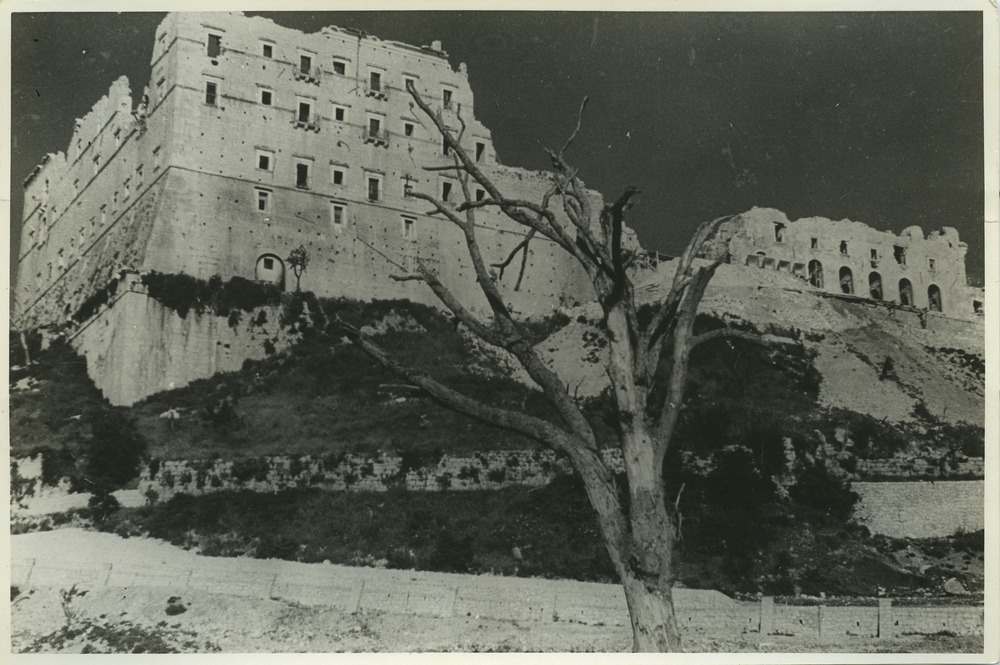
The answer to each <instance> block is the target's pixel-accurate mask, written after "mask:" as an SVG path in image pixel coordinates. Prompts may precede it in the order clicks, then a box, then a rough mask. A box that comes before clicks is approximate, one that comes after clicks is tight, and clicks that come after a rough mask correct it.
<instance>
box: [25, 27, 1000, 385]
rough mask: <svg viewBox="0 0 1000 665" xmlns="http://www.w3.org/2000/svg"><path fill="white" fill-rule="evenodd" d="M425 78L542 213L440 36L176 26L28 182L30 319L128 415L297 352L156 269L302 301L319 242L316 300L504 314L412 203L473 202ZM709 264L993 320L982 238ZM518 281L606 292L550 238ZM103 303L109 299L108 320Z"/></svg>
mask: <svg viewBox="0 0 1000 665" xmlns="http://www.w3.org/2000/svg"><path fill="white" fill-rule="evenodd" d="M407 84H412V85H413V87H414V88H415V89H416V90H417V91H418V92H419V93H420V95H421V96H422V97H423V99H424V100H426V101H427V102H428V103H429V104H430V106H431V107H432V108H434V109H436V110H438V111H439V112H440V113H441V114H442V117H443V118H444V119H445V122H446V123H447V124H448V125H449V126H450V127H452V128H454V129H455V130H456V131H457V130H458V129H459V128H460V127H462V126H463V124H464V126H465V131H464V133H463V135H462V136H463V138H462V140H463V144H464V146H465V147H466V149H467V150H468V152H469V154H470V155H473V156H474V158H475V159H476V160H477V162H478V163H479V166H480V168H481V169H483V171H484V172H486V173H487V174H488V175H489V176H490V177H491V178H492V179H493V180H494V182H495V183H496V184H497V186H498V187H499V188H500V189H501V190H502V191H505V192H506V193H507V195H508V196H511V197H513V198H520V199H527V200H535V201H538V200H541V199H542V197H543V196H544V194H545V192H546V191H547V190H548V188H549V186H550V181H549V178H548V177H547V175H546V174H544V173H537V172H532V171H527V170H524V169H518V168H513V167H507V166H504V165H502V164H500V163H499V161H498V159H497V156H496V153H495V150H494V148H493V143H492V140H491V135H490V132H489V130H488V129H487V128H486V127H484V126H483V125H482V124H481V123H480V122H478V121H477V120H476V119H475V113H474V100H473V94H472V91H471V89H470V87H469V83H468V78H467V75H466V71H465V67H464V65H460V66H459V68H458V70H457V71H456V70H454V69H452V67H451V66H450V64H449V62H448V57H447V54H446V53H445V52H444V51H443V50H442V48H441V45H440V43H437V42H435V43H433V44H431V45H429V46H421V47H417V46H411V45H407V44H400V43H396V42H389V41H382V40H379V39H377V38H374V37H371V36H368V35H364V34H360V33H357V32H352V31H349V30H344V29H341V28H335V27H330V28H325V29H323V30H321V31H320V32H318V33H314V34H304V33H301V32H299V31H296V30H292V29H288V28H283V27H281V26H279V25H276V24H275V23H273V22H272V21H269V20H267V19H263V18H250V17H245V16H243V15H242V14H219V13H212V14H194V13H174V14H170V15H168V17H167V18H166V19H165V20H164V21H163V22H162V24H161V25H160V26H159V28H158V29H157V32H156V41H155V44H154V45H153V54H152V78H151V81H150V83H149V85H148V86H147V87H146V88H145V89H144V91H143V93H142V94H141V95H136V96H135V97H133V95H132V92H131V90H130V88H129V83H128V81H127V80H125V79H124V78H122V79H119V80H118V81H116V82H115V83H113V84H112V86H111V88H110V90H109V92H108V94H107V95H106V96H105V97H103V98H102V99H101V100H99V101H98V102H97V103H96V104H95V105H94V107H93V109H92V110H91V112H90V113H89V114H87V116H85V117H84V118H82V119H80V120H79V121H78V122H77V126H76V128H75V131H74V134H73V137H72V139H71V142H70V145H69V147H68V149H67V151H66V153H65V154H63V153H58V154H53V155H48V156H47V157H46V158H45V160H44V161H43V162H42V164H41V165H40V166H39V167H37V168H36V169H35V170H34V172H33V173H32V174H31V175H30V176H29V177H28V178H27V180H26V181H25V210H24V218H23V225H22V244H21V255H20V256H19V257H18V283H17V291H16V301H15V308H16V309H15V312H14V314H15V318H14V321H15V322H16V323H17V325H18V326H19V327H21V328H31V327H58V326H61V325H63V324H65V323H66V322H68V321H71V320H73V319H75V323H74V324H73V325H72V326H70V327H69V328H68V329H67V331H66V335H67V336H68V337H69V339H70V341H71V342H72V343H73V345H74V346H75V347H76V348H77V349H78V350H79V351H80V352H81V353H82V354H83V355H85V356H86V357H87V360H88V370H89V372H90V374H91V376H92V378H93V379H94V381H95V383H96V384H97V385H98V387H99V388H100V389H101V390H102V391H103V392H104V394H105V395H106V396H107V397H108V399H109V400H110V401H111V402H112V403H114V404H131V403H134V402H135V401H137V400H139V399H142V398H143V397H145V396H147V395H150V394H152V393H155V392H158V391H161V390H165V389H168V388H172V387H179V386H182V385H185V384H187V383H189V382H190V381H192V380H194V379H197V378H202V377H206V376H210V375H212V374H214V373H216V372H220V371H230V370H235V369H238V368H239V367H240V366H241V365H242V363H243V361H244V360H245V359H247V358H259V357H263V355H264V354H265V350H266V349H267V348H269V346H268V345H270V348H272V349H273V347H274V346H275V345H277V346H280V345H281V344H283V343H288V342H290V341H291V340H290V338H289V337H288V336H287V335H286V332H287V331H282V330H280V329H279V327H278V326H277V322H276V321H275V320H274V319H271V320H270V321H269V322H267V323H265V322H264V318H263V317H259V318H257V319H256V321H257V323H256V324H255V325H252V326H251V325H243V326H242V327H241V326H233V325H227V321H226V320H225V319H219V318H217V317H213V316H208V315H206V316H188V317H186V318H182V317H179V316H178V315H177V314H176V313H175V312H173V311H171V310H168V309H167V308H165V307H163V306H162V305H161V304H160V303H159V302H157V301H155V300H154V299H152V298H150V297H149V296H148V295H147V293H146V290H145V288H144V287H143V285H142V283H141V280H140V279H139V276H140V275H143V274H148V273H151V272H154V271H155V272H158V273H163V274H168V275H177V274H186V275H189V276H192V277H195V278H199V279H202V280H208V279H210V278H211V277H213V276H215V275H219V276H221V277H222V278H223V279H224V280H228V279H230V278H233V277H242V278H246V279H250V280H257V281H262V282H270V283H273V284H276V285H278V286H279V287H281V288H285V287H287V286H292V287H294V278H293V277H290V275H289V274H288V273H289V272H290V267H289V266H286V259H287V257H288V256H289V254H290V253H291V252H292V250H294V249H295V248H298V247H300V246H302V247H304V248H305V249H306V251H307V252H308V254H309V257H310V263H309V268H308V271H307V272H306V273H305V274H304V275H303V276H302V280H301V288H302V289H303V290H308V291H312V292H314V293H315V294H316V295H317V296H320V297H344V298H352V299H358V300H371V299H397V298H398V299H408V300H411V301H415V302H422V303H426V304H431V305H437V300H436V298H435V297H434V295H433V294H432V293H431V291H430V290H429V289H427V288H426V286H425V285H424V284H421V283H419V282H414V281H397V280H393V279H392V276H394V275H398V274H402V273H407V272H412V271H413V270H414V269H415V267H416V265H417V263H418V262H422V263H423V264H424V265H426V266H427V267H429V268H431V269H432V270H434V271H435V272H436V273H437V274H438V275H439V276H440V278H441V281H442V282H443V283H444V284H445V285H446V286H447V287H448V288H449V289H450V290H451V291H452V292H453V293H454V294H455V295H456V296H457V297H458V298H459V299H461V300H462V301H463V302H465V303H466V304H467V306H468V307H470V308H471V309H473V310H479V311H488V307H487V306H486V303H485V301H484V300H483V296H482V294H481V292H480V290H479V289H478V287H477V286H476V283H475V274H474V271H473V270H472V268H471V266H470V265H469V261H468V256H467V252H466V248H465V241H464V237H463V235H462V233H461V231H460V230H459V229H457V228H455V227H454V226H453V225H452V224H451V223H450V222H448V221H447V220H444V219H441V218H440V217H439V216H432V215H428V214H427V213H428V208H429V207H430V206H429V205H428V204H427V203H426V202H423V201H420V200H418V199H415V198H412V197H407V196H406V193H407V191H409V190H414V191H420V192H423V193H427V194H434V195H436V196H438V197H439V198H440V199H443V200H445V201H453V202H455V203H456V204H457V203H458V202H460V201H461V198H462V192H461V188H460V186H459V184H458V181H457V180H456V179H455V178H454V177H453V175H451V174H450V172H448V171H434V170H427V169H426V168H425V167H441V166H447V165H450V164H451V163H452V157H451V156H449V155H448V154H447V151H446V149H445V146H444V144H443V141H442V139H441V136H440V135H439V134H438V132H437V130H436V128H435V127H434V126H433V124H432V123H431V122H429V120H428V119H427V118H426V117H423V116H422V114H421V112H420V111H419V109H416V108H415V105H414V104H413V100H412V98H411V97H410V95H409V93H408V92H407V90H406V86H407ZM471 194H472V196H474V197H476V198H479V197H484V196H485V192H482V191H480V190H478V189H474V191H473V192H471ZM593 196H594V200H595V205H597V204H599V203H600V195H599V194H597V193H596V192H595V193H593ZM477 221H478V223H479V226H480V230H479V234H478V235H479V242H480V245H481V248H482V251H483V254H484V257H485V258H486V259H487V260H488V261H489V262H491V263H499V262H501V261H503V260H504V259H505V258H506V257H507V256H508V255H509V254H510V252H511V250H512V249H513V248H515V247H516V246H517V245H518V244H519V243H520V242H521V241H522V240H523V239H524V231H523V229H522V227H519V226H517V225H515V224H514V223H513V222H511V221H510V220H508V219H507V218H506V217H504V216H503V215H502V214H500V213H498V212H497V211H495V210H492V209H490V208H484V209H482V210H481V211H480V212H479V214H478V216H477ZM566 226H567V228H569V227H571V225H570V224H568V223H567V224H566ZM630 238H634V236H630ZM712 251H713V252H715V253H716V257H717V258H723V260H725V261H726V262H728V263H732V264H734V265H732V266H727V268H731V269H737V268H738V267H739V268H738V269H739V270H742V271H743V272H744V273H745V275H743V276H742V277H740V278H739V280H737V281H740V282H742V283H748V282H757V283H762V284H772V283H773V279H771V277H767V273H768V272H769V271H773V272H774V273H787V274H788V275H790V276H794V277H797V278H798V279H797V280H796V282H797V283H798V284H799V285H800V286H801V288H803V289H806V290H814V291H815V290H821V291H826V292H833V293H838V294H842V295H843V296H844V297H860V298H866V299H873V301H874V302H877V301H881V302H883V303H890V302H895V303H897V304H900V305H901V306H902V307H906V308H913V309H919V310H921V311H923V310H932V311H933V314H934V315H936V316H946V317H954V318H960V319H975V318H976V317H975V314H974V311H975V307H976V303H974V302H973V301H974V300H976V302H977V303H978V302H981V300H982V299H981V296H978V300H977V295H976V293H975V292H974V291H973V290H971V289H969V288H968V287H967V286H966V284H965V271H964V262H963V260H964V252H965V245H964V244H962V243H960V242H959V241H958V237H957V234H956V233H955V232H954V231H953V230H948V229H946V230H945V231H944V232H942V233H940V234H932V235H930V236H928V237H926V238H925V237H924V236H923V234H922V233H921V232H920V231H919V229H909V230H907V232H904V234H903V235H902V236H899V237H897V236H895V235H893V234H890V233H881V232H877V231H874V230H872V229H870V228H868V227H866V226H864V225H862V224H856V223H852V222H830V221H828V220H800V221H798V222H789V221H788V220H787V219H785V218H784V216H783V215H781V213H778V212H777V211H766V210H759V209H755V210H753V211H751V212H749V213H746V214H744V215H742V216H741V217H740V219H739V220H738V223H734V224H732V225H730V226H728V227H727V228H726V229H724V232H723V235H722V236H720V239H719V241H718V242H717V244H716V246H715V247H713V248H712ZM646 265H647V266H648V272H647V274H646V275H643V276H641V279H640V280H638V281H640V282H647V283H648V282H650V281H652V282H656V281H657V280H663V279H668V276H667V273H668V271H669V267H668V266H669V263H667V264H662V263H661V264H660V265H659V266H658V267H657V266H656V262H655V261H651V262H647V263H646ZM740 266H751V269H748V268H745V267H740ZM517 272H518V271H516V270H509V271H507V274H505V275H504V277H503V279H501V280H500V288H501V290H502V292H503V293H504V295H505V297H506V298H507V299H508V302H509V304H510V306H511V309H512V310H513V311H514V312H516V313H517V314H519V315H520V316H523V317H532V316H545V315H548V314H551V313H552V312H553V311H555V310H556V309H558V308H559V307H560V306H563V305H568V304H574V303H584V302H589V301H590V300H591V299H592V293H591V288H590V285H589V284H588V283H587V280H586V278H585V276H584V274H583V272H582V270H580V269H579V267H578V266H577V265H576V264H575V263H574V262H573V261H572V259H571V257H569V256H568V255H567V254H565V253H564V252H561V251H558V250H557V248H556V247H555V246H554V245H553V244H552V243H550V242H548V241H547V240H545V239H544V238H540V237H539V238H536V239H534V240H533V241H532V242H531V244H530V251H529V253H528V257H527V261H526V264H525V270H524V273H523V276H522V277H521V278H520V280H518V275H517ZM720 276H721V275H720ZM773 277H775V278H777V277H780V275H778V274H774V275H773ZM518 281H520V284H519V285H518V287H517V288H515V284H516V283H517V282H518ZM779 281H780V280H779ZM723 282H725V279H724V280H723ZM109 285H115V288H114V289H113V292H112V291H111V290H110V289H109ZM102 292H103V293H108V294H110V295H109V296H108V298H107V299H106V300H107V302H106V303H105V302H102V304H101V306H100V307H99V308H94V307H93V306H92V303H93V302H94V298H95V294H101V293H102ZM91 310H93V311H91ZM935 310H936V311H935ZM81 311H85V312H86V316H81V315H80V312H81ZM938 312H940V314H938ZM275 318H276V317H275Z"/></svg>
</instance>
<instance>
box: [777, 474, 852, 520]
mask: <svg viewBox="0 0 1000 665" xmlns="http://www.w3.org/2000/svg"><path fill="white" fill-rule="evenodd" d="M796 479H797V482H796V483H795V485H793V486H792V487H791V489H789V492H788V493H789V495H790V496H791V497H792V499H793V500H795V501H796V502H797V503H800V504H802V505H804V506H808V507H809V508H812V509H813V510H816V511H817V512H819V513H820V514H822V515H824V516H825V517H827V518H828V519H830V520H831V521H836V522H841V523H843V522H846V521H847V520H848V519H850V517H851V515H852V513H853V512H854V505H855V503H857V501H858V495H857V493H856V492H853V491H851V489H850V487H849V486H848V484H847V483H845V482H844V481H842V480H840V479H839V478H835V477H834V476H832V475H830V473H829V472H828V471H827V469H826V467H824V466H822V465H820V464H815V465H809V466H805V465H803V466H800V468H799V470H798V473H797V474H796Z"/></svg>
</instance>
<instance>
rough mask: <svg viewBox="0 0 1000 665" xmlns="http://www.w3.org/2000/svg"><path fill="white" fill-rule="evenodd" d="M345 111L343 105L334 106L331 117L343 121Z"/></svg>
mask: <svg viewBox="0 0 1000 665" xmlns="http://www.w3.org/2000/svg"><path fill="white" fill-rule="evenodd" d="M346 111H347V110H346V109H345V108H344V107H343V106H334V107H333V119H334V120H336V121H337V122H344V118H345V117H346Z"/></svg>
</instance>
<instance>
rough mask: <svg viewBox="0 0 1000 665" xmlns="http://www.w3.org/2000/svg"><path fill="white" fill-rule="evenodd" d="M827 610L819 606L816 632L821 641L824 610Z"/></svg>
mask: <svg viewBox="0 0 1000 665" xmlns="http://www.w3.org/2000/svg"><path fill="white" fill-rule="evenodd" d="M824 609H826V608H825V607H824V606H823V605H819V606H818V607H817V608H816V632H817V634H818V635H819V639H823V610H824Z"/></svg>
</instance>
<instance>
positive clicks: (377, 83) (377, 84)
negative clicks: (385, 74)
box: [368, 72, 382, 92]
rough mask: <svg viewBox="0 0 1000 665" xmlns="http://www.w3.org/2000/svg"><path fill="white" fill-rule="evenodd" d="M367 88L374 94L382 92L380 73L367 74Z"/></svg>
mask: <svg viewBox="0 0 1000 665" xmlns="http://www.w3.org/2000/svg"><path fill="white" fill-rule="evenodd" d="M368 87H370V88H371V89H372V90H373V91H375V92H379V91H380V90H382V74H381V73H380V72H371V73H370V74H369V76H368Z"/></svg>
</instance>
